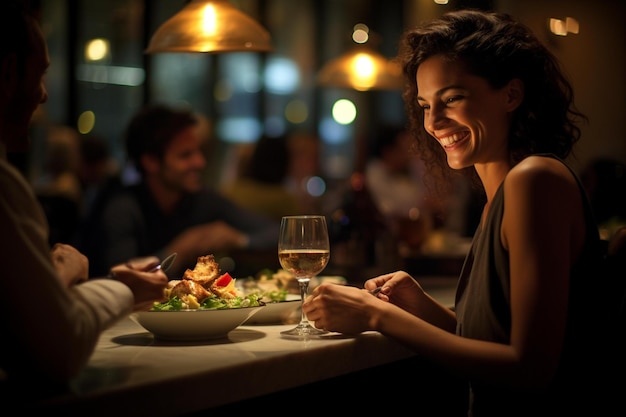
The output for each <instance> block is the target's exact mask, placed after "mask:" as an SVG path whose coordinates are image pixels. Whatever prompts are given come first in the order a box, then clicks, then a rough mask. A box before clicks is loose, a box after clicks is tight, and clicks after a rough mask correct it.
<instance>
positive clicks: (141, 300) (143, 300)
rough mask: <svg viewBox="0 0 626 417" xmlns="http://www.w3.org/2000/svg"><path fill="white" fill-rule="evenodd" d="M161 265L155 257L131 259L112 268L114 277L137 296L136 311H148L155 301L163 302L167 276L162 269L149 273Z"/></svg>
mask: <svg viewBox="0 0 626 417" xmlns="http://www.w3.org/2000/svg"><path fill="white" fill-rule="evenodd" d="M158 264H159V259H158V258H157V257H155V256H149V257H145V258H136V259H131V260H130V261H128V262H127V263H125V264H120V265H116V266H114V267H113V268H111V273H112V274H113V275H114V277H115V278H116V279H117V280H118V281H120V282H122V283H124V284H126V285H127V286H128V288H130V290H131V291H132V292H133V295H134V296H135V305H134V311H142V310H148V309H150V307H152V304H153V303H154V302H155V301H162V300H163V297H164V293H163V291H164V290H165V287H166V286H167V282H168V279H167V276H166V275H165V273H163V271H161V270H160V269H159V270H157V271H155V272H148V271H150V270H151V269H152V268H154V267H155V266H157V265H158Z"/></svg>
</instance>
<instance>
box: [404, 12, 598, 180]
mask: <svg viewBox="0 0 626 417" xmlns="http://www.w3.org/2000/svg"><path fill="white" fill-rule="evenodd" d="M434 55H442V56H444V57H445V58H446V59H448V60H450V61H453V62H456V63H458V64H459V65H463V67H464V68H466V69H467V71H469V72H470V73H471V74H473V75H476V76H479V77H482V78H484V79H485V80H487V82H488V83H489V84H490V85H491V86H492V87H493V88H500V87H503V86H504V85H506V83H508V82H509V81H510V80H512V79H516V78H517V79H520V80H521V81H522V82H523V84H524V100H523V103H522V104H521V105H520V106H519V108H518V109H517V110H516V111H515V114H514V115H513V120H512V124H511V129H510V132H509V151H510V156H511V161H512V163H513V164H516V163H517V162H519V161H521V160H522V159H524V158H525V157H526V156H528V155H531V154H538V153H552V154H555V155H557V156H559V157H561V158H565V157H566V156H568V155H569V154H570V152H571V150H572V147H573V145H574V143H575V142H576V141H578V140H579V138H580V133H581V132H580V128H579V127H578V126H577V123H578V122H579V121H580V120H586V118H585V116H584V115H583V114H582V113H580V112H579V111H578V110H577V109H576V107H575V105H574V100H573V89H572V86H571V84H570V82H569V81H568V80H567V78H566V76H565V75H564V73H563V72H562V70H561V68H560V65H559V62H558V61H557V58H556V57H555V56H554V55H553V54H552V53H551V52H550V51H549V50H548V49H547V48H546V47H545V46H544V45H542V44H541V42H540V41H539V40H538V39H537V38H536V37H535V35H534V34H533V33H532V32H531V31H530V29H528V28H527V27H526V26H524V25H523V24H521V23H519V22H516V21H515V20H513V18H512V17H511V16H509V15H507V14H503V13H494V12H484V11H477V10H457V11H453V12H449V13H446V14H444V15H443V16H442V17H441V18H439V19H436V20H432V21H430V22H427V23H424V24H423V25H421V26H418V27H416V28H414V29H411V30H409V31H407V32H406V33H405V34H404V35H403V37H402V40H401V44H400V54H399V56H398V59H399V60H400V63H401V65H402V68H403V72H404V76H405V83H406V84H405V90H404V93H403V98H404V101H405V106H406V110H407V114H408V117H409V122H410V130H411V134H412V135H413V137H414V138H416V140H417V143H416V148H417V150H418V153H419V154H420V157H421V158H422V159H423V160H424V163H425V165H426V168H427V170H428V172H429V173H432V174H433V175H435V176H437V177H439V178H440V179H445V178H448V177H449V176H450V175H453V174H454V171H453V170H451V169H446V167H447V163H446V156H445V152H444V151H443V149H442V148H441V146H440V145H439V144H438V143H437V142H436V141H435V140H433V139H432V137H430V135H429V134H428V133H427V132H426V130H425V129H424V113H423V110H422V108H421V107H420V106H419V105H418V103H417V95H418V91H417V84H416V74H417V69H418V67H419V66H420V65H421V64H422V63H423V62H424V61H425V60H426V59H428V58H430V57H432V56H434ZM461 173H462V174H465V175H471V176H473V177H474V180H476V179H477V178H476V174H475V171H474V169H473V168H469V169H465V170H462V171H461ZM440 185H441V184H440Z"/></svg>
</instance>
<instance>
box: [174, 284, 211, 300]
mask: <svg viewBox="0 0 626 417" xmlns="http://www.w3.org/2000/svg"><path fill="white" fill-rule="evenodd" d="M188 295H193V296H194V297H196V300H197V301H198V303H202V301H204V299H205V298H207V297H209V296H211V295H212V294H211V292H210V291H209V290H207V289H206V288H204V287H203V286H202V285H201V284H200V283H198V282H196V281H193V280H191V279H183V280H181V281H180V282H178V283H177V284H176V285H174V287H173V288H172V289H171V291H170V295H169V296H170V298H171V297H174V296H176V297H178V298H180V299H181V300H183V301H184V300H186V299H187V296H188Z"/></svg>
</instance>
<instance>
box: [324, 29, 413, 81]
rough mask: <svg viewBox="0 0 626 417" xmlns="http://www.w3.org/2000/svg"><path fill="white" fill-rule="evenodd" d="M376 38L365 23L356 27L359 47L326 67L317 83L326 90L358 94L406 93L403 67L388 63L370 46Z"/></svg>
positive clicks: (355, 39) (357, 45)
mask: <svg viewBox="0 0 626 417" xmlns="http://www.w3.org/2000/svg"><path fill="white" fill-rule="evenodd" d="M373 36H374V35H373V34H370V30H369V28H368V27H367V25H365V24H363V23H359V24H357V25H355V26H354V28H353V32H352V40H354V42H356V45H354V46H353V47H352V49H350V50H348V52H346V53H344V54H343V55H341V56H339V57H338V58H335V59H333V60H331V61H329V62H328V63H326V65H324V66H323V67H322V69H321V70H320V72H319V73H318V76H317V83H318V84H319V85H321V86H325V87H340V88H351V89H354V90H358V91H367V90H400V89H402V86H403V78H402V70H401V68H400V65H398V64H397V63H396V62H394V61H391V60H388V59H387V58H385V57H384V56H382V55H381V54H379V53H377V52H376V51H375V50H374V49H373V48H372V47H371V46H370V45H371V44H372V42H370V41H371V38H372V37H373Z"/></svg>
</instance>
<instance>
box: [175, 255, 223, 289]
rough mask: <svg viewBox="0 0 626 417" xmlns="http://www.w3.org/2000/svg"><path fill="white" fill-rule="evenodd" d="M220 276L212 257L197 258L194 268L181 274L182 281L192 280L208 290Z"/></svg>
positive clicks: (218, 267) (217, 266) (217, 265)
mask: <svg viewBox="0 0 626 417" xmlns="http://www.w3.org/2000/svg"><path fill="white" fill-rule="evenodd" d="M219 275H220V266H219V264H218V263H217V261H215V257H214V256H213V255H205V256H199V257H198V261H197V262H196V266H195V267H194V268H193V270H191V269H187V270H186V271H185V273H184V274H183V280H192V281H195V282H197V283H198V284H200V285H202V286H203V287H205V288H209V285H210V284H211V283H212V282H213V281H214V280H215V279H216V278H217V277H218V276H219Z"/></svg>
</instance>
